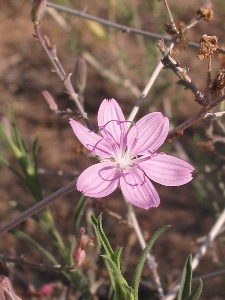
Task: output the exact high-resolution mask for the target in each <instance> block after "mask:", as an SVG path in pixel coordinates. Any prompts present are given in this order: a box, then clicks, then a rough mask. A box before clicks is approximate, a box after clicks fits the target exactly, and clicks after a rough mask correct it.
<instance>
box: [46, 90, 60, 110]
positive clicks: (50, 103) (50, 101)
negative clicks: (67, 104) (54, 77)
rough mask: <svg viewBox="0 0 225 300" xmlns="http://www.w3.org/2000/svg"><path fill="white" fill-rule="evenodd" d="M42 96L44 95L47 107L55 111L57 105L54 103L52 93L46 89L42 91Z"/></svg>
mask: <svg viewBox="0 0 225 300" xmlns="http://www.w3.org/2000/svg"><path fill="white" fill-rule="evenodd" d="M42 96H43V97H44V99H45V101H46V103H47V104H48V106H49V108H50V109H51V110H52V111H57V110H58V106H57V104H56V103H55V100H54V98H53V97H52V95H51V94H50V93H49V92H48V91H43V92H42Z"/></svg>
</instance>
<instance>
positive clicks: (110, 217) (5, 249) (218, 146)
mask: <svg viewBox="0 0 225 300" xmlns="http://www.w3.org/2000/svg"><path fill="white" fill-rule="evenodd" d="M52 2H54V3H56V4H60V5H65V6H67V7H70V8H74V9H76V10H80V11H84V12H86V13H87V14H91V15H93V16H96V17H99V18H103V19H106V20H109V21H112V22H117V23H120V24H124V25H126V26H128V27H135V28H139V29H143V30H146V31H150V32H153V33H157V34H162V35H165V30H164V24H165V22H169V17H168V13H167V11H166V9H165V5H164V3H163V1H161V2H160V1H156V0H151V1H149V0H142V1H141V0H131V1H128V0H122V1H119V0H107V1H103V0H100V1H97V2H96V1H95V2H91V1H87V0H83V1H72V0H71V1H69V0H59V1H56V0H55V1H52ZM204 3H205V2H204V1H197V2H196V1H192V0H190V1H186V2H184V3H183V2H182V3H181V2H179V1H174V0H171V1H169V6H170V9H171V12H172V14H173V17H174V20H175V21H177V22H178V21H182V22H184V23H185V24H186V25H188V24H190V23H191V22H193V20H194V18H195V12H196V11H197V10H198V9H199V8H200V7H202V6H203V4H204ZM212 3H213V11H214V18H213V20H212V21H210V22H205V21H202V22H200V23H199V24H198V25H197V26H196V27H194V28H192V29H191V30H190V31H189V32H188V36H187V38H188V40H189V41H191V42H196V43H198V42H199V40H200V38H201V37H202V35H203V34H207V35H216V36H218V38H219V46H220V47H225V44H224V31H225V21H224V20H225V18H224V17H225V3H224V1H222V0H220V1H219V0H214V1H212ZM30 10H31V3H30V2H29V1H28V0H19V1H12V0H3V1H1V3H0V23H1V24H2V25H1V26H0V114H1V115H2V116H3V115H4V116H6V115H7V107H8V105H9V106H10V107H11V108H12V110H13V112H14V116H15V119H16V124H17V127H18V131H19V132H20V135H21V137H22V138H23V139H24V140H25V141H26V143H27V144H28V145H32V142H33V140H34V138H35V137H36V136H37V135H38V137H39V154H38V162H39V171H40V173H41V174H42V175H41V179H42V184H43V189H44V191H45V195H49V194H51V193H52V192H54V191H56V190H57V189H59V188H61V187H62V186H64V185H66V184H68V183H69V182H70V181H72V180H73V179H74V178H75V176H76V175H78V174H79V173H80V172H81V171H83V170H84V169H85V168H87V167H88V166H89V165H91V164H93V163H94V162H95V160H94V159H93V158H87V154H88V153H86V152H85V151H84V149H82V147H80V144H79V142H78V140H77V139H76V137H75V136H74V134H73V132H72V130H71V128H70V126H69V123H68V119H69V117H70V116H61V115H57V114H55V113H54V112H52V111H50V109H49V107H48V105H47V104H46V102H45V101H44V99H43V97H42V94H41V93H42V91H43V90H47V91H49V92H50V93H51V95H52V96H53V97H54V99H55V101H56V103H57V105H58V108H59V110H66V109H67V108H69V109H71V110H72V111H74V112H75V113H76V107H75V105H74V104H73V103H72V101H71V100H69V97H68V94H67V93H66V92H65V88H64V87H63V84H62V83H61V82H60V80H59V79H58V77H57V76H56V74H54V72H52V66H51V64H50V62H49V61H48V59H47V57H46V55H45V54H44V52H43V50H42V49H41V47H40V45H39V43H38V42H37V40H36V39H35V38H34V37H33V33H34V30H33V24H32V22H31V20H30ZM41 32H42V34H43V35H46V36H48V37H49V39H50V40H51V43H52V44H54V45H56V47H57V54H58V56H59V58H60V60H61V63H62V64H63V66H64V67H65V70H66V72H67V73H73V72H74V69H75V64H76V61H77V58H78V57H83V58H84V59H85V60H86V62H87V80H86V87H85V90H84V92H83V94H82V97H83V100H84V102H83V103H84V108H85V110H86V112H87V113H88V116H89V118H90V120H91V122H92V123H93V124H94V126H95V128H96V126H97V123H96V114H97V111H98V107H99V105H100V103H101V102H102V100H103V99H105V98H108V99H110V98H115V99H116V100H117V101H118V102H119V104H120V106H121V108H122V110H123V112H124V114H125V115H126V116H128V115H129V113H130V112H131V110H132V108H133V106H134V104H135V103H136V100H137V98H138V97H139V95H140V94H141V91H142V90H143V88H144V87H145V85H146V83H147V82H148V79H149V77H150V76H151V74H152V72H153V70H154V68H155V67H156V65H157V64H158V62H159V60H160V58H161V53H160V51H159V50H158V48H157V46H156V43H157V39H153V38H146V37H143V36H140V35H134V34H131V33H122V32H121V31H118V30H116V29H112V28H108V27H106V26H103V25H100V24H98V23H93V22H91V21H87V20H84V19H81V18H79V17H75V16H71V15H68V14H66V13H61V12H57V11H56V10H54V9H48V10H47V11H46V13H45V16H44V19H43V21H42V24H41ZM197 55H198V49H197V48H191V47H188V46H187V47H186V48H185V49H184V50H183V49H179V46H177V48H176V53H175V54H174V55H173V58H174V59H175V60H176V61H177V62H179V63H180V65H181V66H182V67H186V68H189V72H188V75H189V76H190V77H191V79H192V81H193V82H194V83H195V85H196V86H197V87H198V88H199V89H200V90H205V88H206V78H207V68H208V61H207V60H203V61H200V60H198V59H197ZM223 59H224V58H223V57H222V56H219V55H214V57H213V62H212V77H214V76H215V74H216V72H217V70H218V69H221V68H223ZM71 81H72V82H73V83H74V84H75V78H74V76H72V77H71ZM177 81H178V79H177V77H176V76H175V74H173V73H172V71H171V70H163V71H162V72H161V73H160V75H159V77H158V78H157V80H156V82H155V84H154V86H153V88H152V89H151V91H150V93H149V94H148V96H147V97H146V99H145V101H144V104H143V106H142V107H141V109H140V111H139V113H138V116H137V118H136V119H139V118H140V117H141V116H143V115H145V114H146V113H149V112H152V111H161V112H162V113H163V114H164V115H166V116H167V117H168V118H169V119H170V121H171V129H172V128H174V127H175V126H177V125H179V124H180V123H182V122H183V121H185V120H186V119H187V118H189V117H190V116H192V115H193V114H195V113H196V112H197V111H199V110H200V108H201V106H200V105H199V104H198V103H197V102H195V101H194V96H193V94H192V93H191V91H187V90H185V89H184V87H182V86H180V85H177V84H176V82H177ZM218 110H224V109H223V104H221V106H220V107H219V108H218ZM220 123H221V124H219V125H218V124H217V123H216V124H214V123H213V122H212V121H209V120H208V121H200V122H198V123H196V124H195V125H194V126H192V127H191V128H189V129H188V130H186V131H185V133H184V135H183V136H182V137H180V138H179V139H178V140H175V141H173V142H171V143H167V144H165V145H164V146H163V150H165V151H166V152H167V153H170V154H172V155H176V156H178V157H180V158H182V159H185V160H186V161H189V162H190V163H191V164H193V165H194V166H195V168H196V171H195V173H194V180H193V181H192V183H189V184H187V185H185V186H181V187H163V186H159V185H156V184H155V186H156V188H157V190H158V191H159V194H160V198H161V204H160V206H159V208H155V209H150V210H148V211H144V210H142V209H138V208H135V211H136V213H137V217H138V220H139V222H140V226H141V229H142V231H143V232H144V237H145V238H146V240H149V239H150V238H151V236H152V234H153V233H154V232H155V231H156V230H157V229H159V228H160V227H161V226H163V225H165V224H171V225H172V228H171V229H170V230H169V231H167V232H166V233H165V234H164V235H163V237H161V238H160V239H159V240H158V241H157V243H156V244H155V246H154V249H153V253H154V255H155V256H156V259H157V261H158V264H159V266H158V268H159V273H160V276H161V280H162V283H163V286H164V288H165V289H169V288H170V286H171V284H172V283H173V282H174V280H175V279H176V278H177V277H178V276H179V275H180V274H181V272H182V268H183V266H184V263H185V261H186V258H187V256H188V254H190V253H193V254H194V253H196V251H197V250H198V248H199V245H200V242H201V241H202V240H201V239H199V238H203V237H204V236H205V235H206V234H207V233H208V232H209V230H210V228H211V227H212V225H213V224H214V222H215V220H216V217H217V216H218V214H219V213H220V212H221V210H222V209H223V207H224V175H225V174H224V159H225V155H224V140H223V139H222V138H221V139H220V141H219V142H218V140H217V141H215V139H213V138H214V137H215V135H216V136H220V137H223V136H224V134H225V133H224V131H223V120H222V119H221V120H220ZM220 125H221V126H220ZM0 151H1V155H2V156H4V157H5V158H7V159H8V160H9V161H10V162H11V163H12V165H13V166H14V167H15V168H17V165H16V161H15V159H14V158H13V155H12V153H11V152H10V151H9V148H8V146H7V145H6V143H5V142H4V141H3V140H1V139H0ZM78 198H79V193H78V192H76V191H74V192H73V193H71V194H69V195H67V196H65V197H63V198H62V199H58V200H56V201H55V202H54V203H53V204H51V206H50V208H51V211H52V213H53V216H54V218H55V220H56V224H57V228H58V230H59V232H60V233H61V234H62V236H63V239H64V240H65V241H66V242H68V243H69V241H70V236H71V227H70V222H72V218H73V210H74V209H75V207H76V204H77V199H78ZM12 201H15V202H17V203H20V204H22V205H24V206H27V207H30V206H31V205H32V204H33V203H34V200H33V199H32V197H31V195H30V194H29V193H28V192H27V190H26V189H25V188H24V187H23V186H22V185H21V183H20V182H19V180H18V178H17V177H16V176H15V174H13V173H12V172H10V170H8V169H7V168H6V167H4V166H3V165H0V224H4V223H5V222H6V221H7V220H9V219H11V218H12V217H13V216H15V215H16V214H17V212H16V210H15V209H13V208H12V207H11V205H10V203H11V202H12ZM93 211H94V213H95V214H96V215H98V214H99V213H100V212H102V213H103V222H104V229H105V231H106V234H107V236H108V237H109V239H110V242H111V243H112V246H113V247H114V248H116V247H118V246H120V247H121V246H123V247H124V254H125V257H126V258H125V260H124V266H123V268H124V273H125V274H126V275H125V276H126V278H127V279H128V280H129V279H130V278H131V275H132V274H133V272H134V269H135V266H136V264H137V261H138V258H139V255H140V253H141V249H140V247H139V245H138V242H137V241H136V239H135V236H134V234H133V230H132V229H131V228H129V226H128V225H127V224H125V222H123V220H124V219H125V218H126V214H127V207H126V204H125V203H124V202H123V199H122V197H121V193H120V191H119V190H117V191H116V192H114V193H113V194H112V195H110V196H108V197H107V198H105V199H100V200H96V199H90V200H89V202H88V207H87V211H86V214H85V215H84V217H83V220H82V224H83V226H86V222H87V220H88V213H90V212H93ZM19 228H20V229H21V230H22V231H24V232H26V233H27V234H29V235H30V236H32V237H34V238H35V239H37V240H38V242H39V243H41V244H42V245H43V246H44V247H46V249H48V250H49V251H52V252H53V253H54V255H56V256H57V255H58V254H57V249H56V248H54V246H52V245H51V244H50V243H48V240H47V237H46V236H45V235H44V234H43V233H42V232H41V231H40V229H39V228H38V227H37V226H36V223H35V222H34V221H33V220H31V219H28V220H26V221H25V222H24V223H23V224H21V225H20V226H19ZM0 249H1V254H3V255H7V256H10V255H11V256H12V257H19V256H20V255H23V256H24V257H25V258H26V259H27V260H28V261H30V262H32V263H42V262H43V261H45V259H44V258H43V257H42V255H41V254H40V253H39V251H37V250H36V249H35V248H34V247H32V246H30V245H29V244H28V243H26V242H24V241H21V240H18V239H17V238H15V237H14V236H13V235H12V234H9V233H8V234H4V236H2V237H1V239H0ZM224 255H225V241H224V233H221V234H220V235H219V237H218V238H217V239H216V241H215V242H213V244H212V245H211V248H210V249H209V250H208V251H207V254H206V255H205V257H204V258H203V260H202V261H201V263H200V266H199V267H198V268H197V270H196V272H195V273H194V276H200V275H204V274H207V273H209V272H213V271H216V270H219V269H221V268H224V265H225V256H224ZM92 259H93V258H92V257H88V258H87V263H86V265H84V266H83V270H84V272H87V273H88V269H89V268H90V265H91V266H92V269H93V270H94V273H95V276H96V278H99V277H100V276H103V277H104V276H107V275H106V274H104V265H103V262H102V260H101V258H99V259H98V260H96V261H92ZM90 261H92V262H91V263H90ZM10 268H11V267H10ZM2 272H3V271H2ZM6 272H8V271H6ZM13 272H14V279H15V280H16V282H17V286H18V287H20V289H21V290H22V292H23V293H25V292H26V291H27V290H28V286H29V285H31V284H32V285H34V286H40V285H41V283H43V282H44V283H46V282H52V281H53V280H60V275H59V274H56V273H51V272H44V273H43V272H40V271H37V270H33V269H31V268H28V267H25V266H15V267H13ZM224 280H225V277H224V276H221V277H217V278H215V279H210V280H208V281H205V282H204V288H203V296H202V299H217V300H219V299H224V298H225V292H224ZM148 284H149V270H148V268H147V267H146V269H145V270H144V273H143V282H142V285H141V291H140V292H141V293H142V294H141V295H140V296H141V297H142V298H140V299H156V298H154V297H156V296H155V291H154V289H152V294H151V295H150V294H149V288H150V289H151V286H150V287H149V285H148ZM24 295H26V294H24ZM101 295H102V296H101ZM101 297H102V298H101ZM23 299H26V296H24V298H23ZM99 299H106V298H104V289H103V288H102V290H101V289H100V291H99Z"/></svg>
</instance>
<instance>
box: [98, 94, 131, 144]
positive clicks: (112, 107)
mask: <svg viewBox="0 0 225 300" xmlns="http://www.w3.org/2000/svg"><path fill="white" fill-rule="evenodd" d="M112 121H114V122H112ZM115 121H119V122H115ZM106 124H107V131H108V132H109V133H110V135H111V136H112V137H113V139H114V140H115V141H116V142H117V143H118V144H119V143H120V136H121V129H122V131H125V129H127V125H126V123H125V118H124V115H123V112H122V110H121V108H120V106H119V104H118V103H117V102H116V100H115V99H110V100H107V99H105V100H103V101H102V103H101V105H100V107H99V111H98V126H99V129H100V132H101V134H102V136H103V137H105V138H109V135H108V134H106V133H105V132H104V130H101V128H103V127H104V126H105V125H106ZM118 124H120V126H118ZM121 125H122V126H123V127H124V129H123V128H121Z"/></svg>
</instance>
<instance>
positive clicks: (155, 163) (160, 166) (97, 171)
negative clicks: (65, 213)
mask: <svg viewBox="0 0 225 300" xmlns="http://www.w3.org/2000/svg"><path fill="white" fill-rule="evenodd" d="M70 124H71V126H72V128H73V131H74V133H75V135H76V136H77V138H78V139H79V140H80V142H81V143H82V144H83V145H84V146H85V147H86V148H87V149H88V150H89V151H90V152H91V154H93V155H95V156H97V157H98V158H99V159H100V163H98V164H96V165H93V166H91V167H89V168H87V169H86V170H85V171H84V172H83V173H82V174H81V175H80V176H79V178H78V181H77V189H78V190H79V191H81V192H83V193H84V195H86V196H89V197H94V198H101V197H105V196H108V195H109V194H111V193H112V192H113V191H114V190H115V189H116V188H117V187H118V186H119V187H120V188H121V190H122V193H123V195H124V197H125V199H126V201H128V202H130V203H131V204H133V205H135V206H138V207H141V208H145V209H148V208H150V207H157V206H158V205H159V203H160V199H159V195H158V193H157V191H156V190H155V188H154V186H153V184H152V183H151V181H150V180H153V181H155V182H157V183H160V184H162V185H166V186H179V185H183V184H185V183H187V182H189V181H191V180H192V174H191V173H192V171H193V170H194V168H193V167H192V166H191V165H190V164H188V163H187V162H185V161H183V160H181V159H179V158H176V157H173V156H170V155H166V154H164V153H162V152H157V151H156V150H157V149H158V148H159V147H160V146H161V145H162V144H163V142H164V141H165V139H166V137H167V134H168V130H169V120H168V119H167V118H166V117H164V116H162V114H161V113H160V112H154V113H150V114H148V115H146V116H144V117H143V118H141V119H140V120H139V121H138V122H137V123H132V122H128V121H126V120H125V118H124V115H123V113H122V110H121V108H120V107H119V105H118V103H117V102H116V100H114V99H111V100H106V99H105V100H103V102H102V104H101V106H100V108H99V111H98V126H99V130H100V134H101V135H98V134H96V133H94V132H93V131H90V130H89V129H87V128H86V127H84V126H83V125H81V124H80V123H78V122H76V121H75V120H73V119H70Z"/></svg>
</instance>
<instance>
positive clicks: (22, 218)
mask: <svg viewBox="0 0 225 300" xmlns="http://www.w3.org/2000/svg"><path fill="white" fill-rule="evenodd" d="M75 188H76V180H75V181H72V182H71V183H69V184H68V185H66V186H65V187H62V188H61V189H59V190H58V191H56V192H54V193H53V194H51V195H50V196H48V197H46V198H44V199H43V200H41V201H40V202H38V203H37V204H35V205H33V206H32V207H30V208H28V209H27V210H26V211H24V212H22V213H21V214H19V215H18V216H17V217H16V218H14V219H13V220H11V221H9V222H8V223H6V224H5V225H3V226H2V227H0V235H1V234H3V233H5V232H7V231H9V230H11V229H12V228H14V227H15V226H17V225H19V224H20V223H22V222H23V221H25V220H26V219H27V218H29V217H31V216H33V215H34V214H36V213H38V212H39V211H41V210H42V209H43V208H45V207H46V206H47V205H49V204H50V203H52V202H53V201H55V200H56V199H57V198H59V197H63V196H65V195H67V194H69V193H71V192H72V191H73V190H75Z"/></svg>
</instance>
